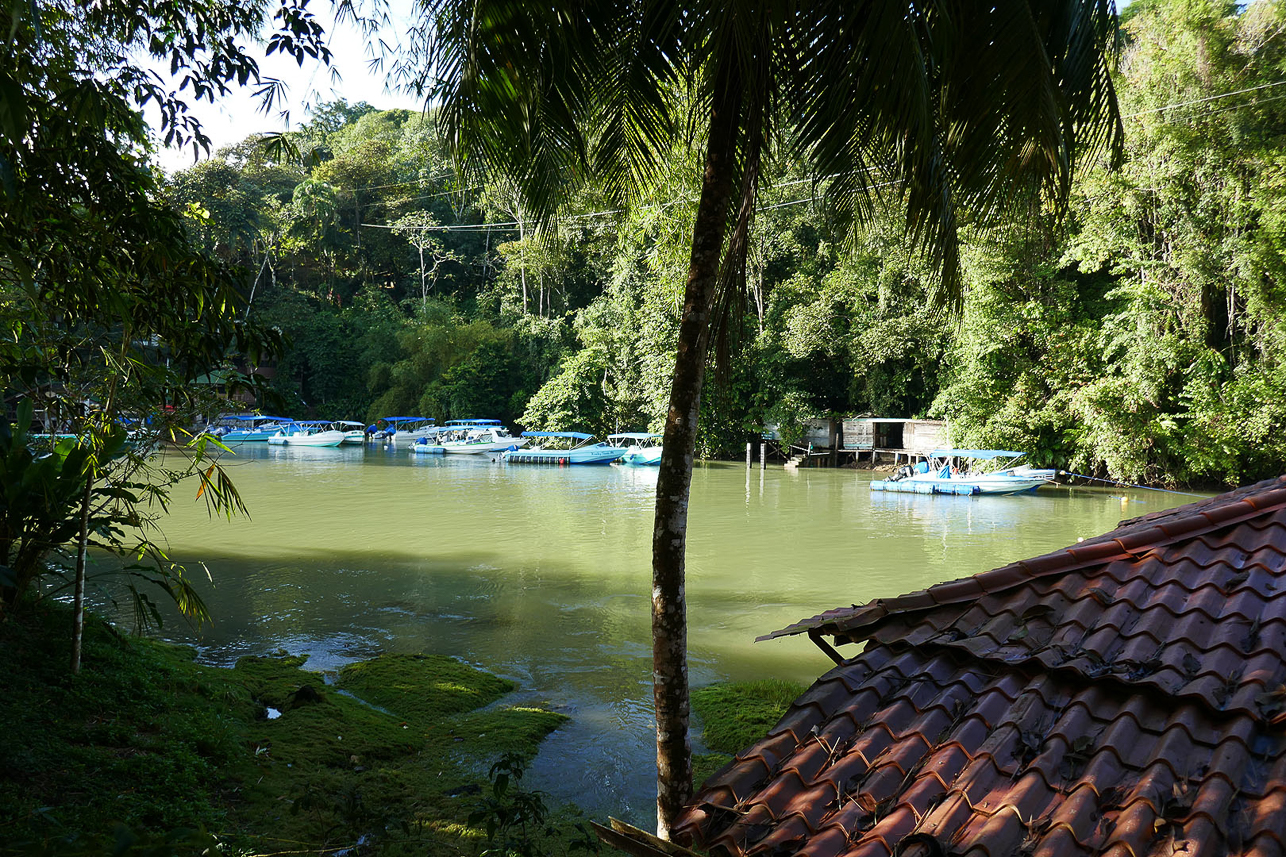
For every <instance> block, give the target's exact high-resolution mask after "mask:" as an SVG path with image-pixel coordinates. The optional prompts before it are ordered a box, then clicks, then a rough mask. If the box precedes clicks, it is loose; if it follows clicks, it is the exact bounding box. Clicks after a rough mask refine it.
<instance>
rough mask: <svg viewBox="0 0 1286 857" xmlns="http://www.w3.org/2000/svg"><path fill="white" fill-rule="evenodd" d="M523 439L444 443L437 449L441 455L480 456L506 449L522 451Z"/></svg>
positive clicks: (511, 438)
mask: <svg viewBox="0 0 1286 857" xmlns="http://www.w3.org/2000/svg"><path fill="white" fill-rule="evenodd" d="M527 443H528V441H527V439H526V438H525V437H510V438H505V439H503V440H495V441H485V442H483V443H444V444H441V446H440V447H439V448H440V449H441V450H442V454H443V455H481V454H483V453H487V454H491V453H495V452H504V451H505V450H507V449H510V448H512V449H522V448H523V447H525V446H526V445H527Z"/></svg>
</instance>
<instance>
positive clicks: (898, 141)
mask: <svg viewBox="0 0 1286 857" xmlns="http://www.w3.org/2000/svg"><path fill="white" fill-rule="evenodd" d="M421 9H422V12H421V14H422V15H423V16H424V17H423V20H422V21H421V24H420V26H419V27H418V29H417V32H418V34H419V35H418V36H417V37H416V38H415V39H413V42H412V49H413V50H412V51H411V55H410V60H409V61H407V62H405V63H404V64H403V72H404V80H406V81H407V82H409V83H410V84H411V85H412V86H413V87H417V88H418V90H419V91H420V92H421V93H423V94H424V95H426V96H429V97H430V98H432V99H434V100H436V101H437V103H440V104H441V105H442V108H441V113H440V117H441V118H440V122H441V125H442V127H443V128H444V129H445V131H446V133H447V135H448V138H449V140H450V141H451V143H452V145H453V146H454V147H455V150H456V152H457V153H458V154H459V156H460V158H461V160H462V162H463V164H464V166H465V168H466V169H468V168H472V169H476V170H490V171H493V172H498V173H502V174H506V175H508V176H510V177H512V178H513V180H514V181H515V182H516V183H517V185H518V187H519V188H520V189H521V191H522V194H523V197H524V200H525V204H524V209H525V210H526V211H527V212H528V213H529V214H530V216H531V217H532V218H533V219H534V220H535V221H536V222H538V223H548V222H550V221H551V220H552V219H553V218H554V216H555V215H556V213H557V212H558V210H559V206H560V205H561V204H562V203H563V202H565V201H566V200H567V199H568V198H569V195H570V194H571V193H572V192H573V191H574V190H575V184H576V180H577V179H579V178H583V177H586V176H588V175H591V174H592V175H593V176H595V178H596V179H597V180H599V181H601V182H602V183H603V184H604V185H606V186H607V187H608V188H609V189H611V190H612V191H614V192H616V193H618V194H620V195H621V196H628V195H629V191H630V189H631V187H632V186H637V185H639V184H642V183H646V182H647V180H648V179H649V177H650V176H651V175H652V173H653V172H654V170H655V168H656V166H657V163H658V161H659V160H660V158H659V153H660V152H663V151H665V148H666V147H667V146H668V144H669V141H670V140H671V139H672V135H673V134H675V132H676V130H677V129H678V128H680V127H681V126H683V125H684V123H685V121H686V122H687V123H688V127H690V128H697V129H700V130H701V131H702V132H703V133H702V135H701V139H702V140H703V144H702V145H703V152H702V155H701V157H702V166H703V171H702V175H701V180H700V189H699V201H698V204H697V210H696V215H695V218H694V222H693V224H692V246H691V255H690V262H689V269H688V276H687V283H686V287H685V294H684V298H683V311H682V316H681V319H680V323H679V336H678V348H677V355H676V359H675V364H674V375H673V382H672V386H671V394H670V405H669V412H668V415H667V417H666V422H665V430H664V444H665V453H664V455H663V457H662V461H661V467H660V474H659V477H658V482H657V503H656V520H655V527H654V532H653V560H652V573H653V603H652V629H653V636H652V644H653V661H654V663H653V666H654V697H655V704H656V716H657V767H658V771H657V776H658V796H657V814H658V828H659V832H660V834H661V835H662V836H668V832H669V828H670V825H671V823H672V821H673V820H674V818H675V817H676V816H677V814H678V812H679V810H680V808H681V807H682V805H683V804H684V802H685V801H686V799H687V798H688V796H689V794H690V790H691V752H690V748H689V744H688V681H687V665H686V618H685V611H686V603H685V595H684V552H685V543H686V531H687V515H688V496H689V488H690V483H691V474H692V458H693V452H694V448H695V443H696V429H697V417H698V414H699V412H700V405H701V392H702V386H703V382H704V380H705V371H706V364H707V357H708V355H709V353H710V350H711V343H712V342H713V343H714V344H715V346H716V350H718V351H721V352H724V353H726V350H725V349H726V347H727V346H728V345H729V344H730V340H729V334H731V333H733V332H734V328H733V325H732V324H731V323H730V322H731V321H732V320H734V319H735V318H737V317H738V313H737V311H736V310H737V307H738V302H737V300H736V298H737V296H738V293H739V291H740V289H741V286H742V284H743V282H744V279H745V268H746V256H747V248H748V244H749V241H748V239H749V236H750V234H751V227H752V223H753V220H754V215H755V208H756V199H757V195H758V191H759V185H760V181H761V179H762V178H763V176H764V172H765V167H766V164H767V163H768V161H769V158H770V157H771V156H773V155H774V154H776V155H780V156H784V157H787V158H795V159H799V160H800V161H801V162H803V163H806V164H807V165H808V166H809V167H810V169H811V170H812V173H813V175H815V176H816V179H815V181H816V184H817V187H818V190H819V193H820V194H821V195H822V196H823V197H824V199H825V202H826V205H827V206H828V207H829V208H830V209H831V210H832V211H833V212H834V213H836V214H837V215H842V216H849V217H855V218H857V219H859V220H861V219H863V218H865V217H868V216H869V215H870V214H871V213H872V211H873V210H874V203H875V201H876V200H877V199H881V198H891V199H892V200H894V201H895V202H896V203H897V204H898V205H899V206H900V207H901V210H902V211H903V212H904V218H905V228H906V231H907V233H908V235H909V237H910V239H911V243H913V244H914V246H916V247H917V248H919V249H920V251H921V252H922V253H924V254H925V255H926V256H928V257H929V258H930V259H931V260H932V262H933V264H934V267H935V268H936V269H937V270H938V271H939V272H940V280H939V289H938V290H937V291H938V294H939V295H940V297H941V298H942V299H944V300H946V301H947V302H950V303H954V302H956V301H957V300H958V295H959V284H960V277H959V268H958V259H957V234H958V232H957V231H958V229H959V226H960V224H961V222H962V221H964V220H971V221H974V222H977V223H981V224H983V225H986V224H991V223H997V222H999V221H1001V220H1002V219H1004V218H1005V217H1006V216H1007V215H1011V214H1013V213H1015V212H1019V211H1031V210H1033V209H1037V208H1039V207H1040V206H1042V205H1052V206H1054V207H1056V208H1061V207H1062V206H1063V205H1064V204H1065V201H1066V199H1067V196H1068V192H1069V188H1070V183H1071V177H1072V174H1073V170H1074V169H1075V168H1076V167H1077V166H1078V165H1079V164H1080V163H1081V161H1082V159H1083V157H1084V154H1085V152H1087V151H1092V150H1094V149H1096V148H1098V147H1101V146H1102V145H1103V144H1107V145H1108V146H1109V147H1110V148H1111V149H1112V150H1113V151H1116V150H1117V149H1118V148H1119V144H1120V139H1119V134H1120V123H1119V119H1118V118H1117V111H1116V106H1115V97H1114V93H1113V89H1112V83H1111V79H1110V76H1109V54H1110V53H1111V49H1112V46H1113V43H1114V33H1115V27H1116V20H1115V13H1114V8H1113V4H1112V3H1111V2H1109V0H1062V2H1054V3H1032V2H1029V0H1001V2H997V3H994V4H988V5H987V6H986V7H985V9H979V8H977V7H975V6H973V5H971V4H964V3H957V2H949V0H927V2H916V3H911V4H907V3H852V2H843V0H821V2H809V3H802V2H778V3H769V2H764V1H763V0H734V2H712V0H691V2H683V3H680V2H675V0H633V2H619V0H618V2H610V3H589V4H585V3H579V2H570V0H555V2H551V3H546V4H542V5H541V6H539V7H535V8H533V7H532V6H531V5H530V4H526V3H521V2H514V0H473V2H469V3H462V2H459V0H430V2H425V3H424V4H423V5H422V7H421Z"/></svg>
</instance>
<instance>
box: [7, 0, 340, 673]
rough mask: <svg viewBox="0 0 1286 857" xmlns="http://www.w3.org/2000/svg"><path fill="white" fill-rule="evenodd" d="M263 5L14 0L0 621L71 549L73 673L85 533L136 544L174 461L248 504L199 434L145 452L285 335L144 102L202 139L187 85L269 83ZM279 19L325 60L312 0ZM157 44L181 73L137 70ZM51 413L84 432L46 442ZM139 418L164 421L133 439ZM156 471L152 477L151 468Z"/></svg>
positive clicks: (183, 135)
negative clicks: (226, 375) (176, 178)
mask: <svg viewBox="0 0 1286 857" xmlns="http://www.w3.org/2000/svg"><path fill="white" fill-rule="evenodd" d="M267 11H268V10H267V4H261V3H252V4H227V3H223V2H219V0H196V2H191V3H188V2H184V3H176V2H164V0H162V1H161V2H151V3H144V4H138V3H127V2H120V0H107V2H101V3H89V4H87V3H79V2H70V0H56V2H50V3H39V4H34V3H33V4H5V5H4V6H0V90H2V91H3V99H2V107H0V197H2V198H3V203H0V331H2V332H3V336H0V385H2V386H3V387H4V389H5V392H6V395H7V397H10V398H12V399H16V400H18V401H19V402H20V403H22V404H20V406H19V407H18V408H16V411H17V415H18V423H17V424H16V425H15V426H13V427H12V428H10V427H9V426H7V425H6V426H5V427H4V429H3V430H0V458H3V465H0V495H2V496H0V562H3V567H0V618H3V617H5V616H7V615H8V611H9V610H10V609H12V608H13V607H14V606H15V605H17V604H18V603H19V602H20V601H21V600H22V599H23V598H24V597H26V596H28V595H30V594H31V590H32V589H33V588H34V584H35V582H36V581H37V579H39V578H41V577H42V576H44V575H45V572H47V571H48V569H47V567H46V566H45V564H44V559H45V557H46V556H47V555H49V554H50V553H51V552H52V551H56V550H59V549H62V548H65V547H67V546H74V548H75V553H76V569H75V580H74V583H73V585H74V588H75V593H76V611H75V615H76V619H75V623H74V628H73V656H72V669H73V671H75V670H77V669H78V668H79V649H78V643H77V641H78V635H79V633H80V628H81V617H82V615H83V614H82V609H83V594H84V583H85V570H86V555H87V549H88V547H89V546H90V545H91V544H95V545H102V546H105V547H108V548H119V549H122V551H123V549H124V547H125V539H126V536H125V528H140V527H142V526H144V525H145V524H146V520H145V518H146V517H147V516H148V513H147V511H146V508H147V506H148V505H151V504H157V503H159V504H161V505H164V503H165V500H166V497H167V496H168V495H167V494H166V493H165V492H166V490H167V487H168V486H169V485H171V484H173V483H172V479H171V476H175V477H176V478H177V477H178V476H181V475H182V474H180V473H179V472H178V471H183V472H185V473H191V474H193V475H199V478H200V479H201V481H202V487H203V490H207V489H208V490H212V491H213V492H214V495H213V496H216V497H217V498H218V499H217V502H218V503H219V504H221V505H222V506H223V507H224V508H232V507H237V506H239V503H238V502H237V501H236V499H235V492H233V491H231V490H230V489H229V487H228V483H227V482H226V480H224V479H223V478H222V477H221V475H220V474H219V471H218V468H217V466H210V467H201V468H199V469H197V468H196V467H195V460H199V458H200V455H201V448H200V445H199V444H198V447H197V448H196V449H194V450H192V456H193V457H188V456H186V455H184V456H183V458H184V461H185V462H186V464H185V465H184V466H181V467H174V466H171V465H166V464H164V463H160V464H157V465H155V466H153V465H150V464H148V462H147V459H148V455H147V453H148V452H150V451H151V449H152V445H151V442H153V441H158V440H159V438H160V436H161V434H162V433H164V434H165V435H166V439H168V440H171V441H173V440H182V438H183V434H184V433H185V432H186V431H187V428H188V427H189V426H190V425H191V420H192V417H193V415H194V414H195V413H197V412H199V411H200V410H201V407H200V405H199V404H198V402H202V401H204V402H208V401H209V400H208V399H206V397H205V392H204V390H203V389H202V388H201V387H200V385H197V384H194V381H195V379H196V378H197V376H199V375H201V374H203V373H206V372H209V371H210V369H211V368H215V367H218V366H220V365H221V364H222V363H224V361H225V360H226V359H227V358H228V353H229V351H230V350H233V349H235V350H236V351H238V352H240V353H241V354H243V355H245V356H246V357H247V358H248V359H249V360H251V361H252V362H257V359H258V358H259V357H261V356H264V355H266V354H270V353H275V352H277V351H279V350H280V346H281V342H280V337H278V336H277V335H276V334H275V333H273V332H272V331H270V330H266V329H256V328H254V327H252V326H248V325H246V324H244V323H242V322H241V321H239V320H238V319H237V312H236V308H237V305H238V303H239V293H238V291H237V285H238V284H237V282H236V280H235V278H234V277H233V276H232V273H231V272H230V271H229V270H228V269H227V268H226V267H225V266H224V265H222V264H220V263H219V262H218V260H216V259H214V258H211V257H210V256H208V255H206V254H205V253H203V252H202V251H201V250H200V248H199V247H198V246H197V241H196V240H194V238H193V236H192V235H191V234H190V233H189V231H188V228H187V227H185V224H184V222H183V218H182V216H181V215H180V214H178V213H176V212H175V211H174V210H173V209H172V208H171V207H170V206H168V205H164V204H162V203H161V202H160V201H159V197H160V188H159V187H158V185H157V180H156V175H155V173H154V171H153V170H151V169H150V168H149V167H148V165H147V162H146V159H145V155H146V151H147V149H148V147H149V146H150V144H151V136H150V134H149V132H148V130H147V127H146V125H145V124H144V121H143V117H142V115H141V110H142V109H143V107H144V106H145V105H147V106H150V107H152V108H155V109H157V110H159V113H160V118H161V128H162V134H163V135H164V137H165V138H166V142H167V143H168V142H176V143H179V144H188V143H190V144H192V145H193V146H194V148H196V149H198V150H199V149H201V148H203V147H205V148H208V140H207V139H206V138H205V137H204V135H203V134H202V133H201V130H200V127H199V124H198V123H196V121H195V120H194V119H193V118H192V117H191V116H190V114H189V113H188V109H187V104H186V103H185V102H184V101H183V100H182V99H183V98H187V97H195V98H198V99H199V98H206V99H213V98H214V96H215V95H216V94H220V93H224V92H227V91H228V90H229V88H230V87H231V86H235V85H237V84H238V83H247V82H249V81H251V80H258V68H257V65H256V63H255V61H254V60H253V59H252V58H251V57H250V56H249V55H248V54H247V53H246V50H247V46H248V44H249V42H251V41H254V40H257V39H258V38H259V33H260V30H261V28H262V25H263V23H264V15H265V14H266V12H267ZM276 21H277V25H278V26H279V27H280V28H281V29H280V30H274V32H273V34H272V35H271V36H270V37H269V45H270V52H272V51H276V50H284V51H287V52H288V53H290V54H292V55H294V56H296V57H297V58H299V59H302V58H303V57H304V56H305V55H311V56H314V57H322V58H325V57H326V56H328V53H329V52H328V49H326V47H325V45H324V42H323V41H321V40H320V38H319V37H320V35H321V33H320V28H318V27H317V26H316V25H315V22H313V21H312V17H311V14H310V13H308V12H307V10H306V9H304V8H303V6H301V5H294V4H287V3H283V4H282V5H281V8H280V10H279V12H278V15H277V18H276ZM144 54H148V55H150V59H151V60H152V61H157V62H164V64H166V65H168V67H169V69H170V72H171V74H172V75H173V76H174V77H175V78H176V80H177V81H178V83H179V85H176V86H175V88H174V89H172V90H171V89H168V88H167V86H166V82H165V81H164V80H163V79H162V78H160V77H159V76H157V75H155V74H154V73H152V72H151V71H150V70H148V69H146V68H143V67H142V66H141V65H140V62H142V60H141V59H140V58H141V56H142V55H144ZM258 82H260V83H261V84H263V91H264V92H266V93H268V94H269V95H270V96H271V95H274V94H275V93H276V92H277V91H278V87H277V85H276V82H274V81H267V80H263V81H258ZM179 93H185V94H183V95H180V94H179ZM186 93H191V95H190V96H189V95H187V94H186ZM231 207H232V208H235V207H236V206H231ZM244 231H245V229H243V228H240V227H238V228H237V229H234V230H233V232H235V233H238V234H239V233H242V232H244ZM230 234H232V233H230ZM207 237H208V238H211V239H213V238H214V236H212V235H211V236H207ZM211 243H212V244H213V243H215V242H214V241H213V240H212V241H211ZM216 249H217V248H216ZM231 374H235V373H231ZM37 404H38V405H39V407H38V408H37V407H36V405H37ZM37 410H40V411H43V412H44V414H45V418H46V421H47V424H48V422H49V421H50V420H51V419H52V420H53V421H56V422H58V423H59V425H58V430H59V431H65V432H70V433H71V434H73V435H74V436H75V442H74V443H59V444H52V445H51V448H49V449H46V450H43V451H41V452H42V454H39V455H33V454H32V452H31V451H30V450H29V448H28V447H29V441H32V440H33V439H32V438H31V437H30V436H29V435H28V434H27V430H28V428H29V426H28V425H27V423H28V422H30V420H31V418H32V416H33V414H34V413H35V412H36V411H37ZM6 419H7V417H6ZM127 420H131V421H132V423H133V424H134V425H135V426H140V425H144V424H147V423H149V422H150V424H151V426H152V428H151V429H144V430H143V432H142V440H141V445H140V446H139V447H137V448H136V449H135V450H134V451H132V452H131V451H129V450H127V448H126V446H125V442H124V439H125V429H124V423H125V422H126V421H127ZM50 428H52V427H50ZM189 436H190V435H189ZM43 453H47V455H46V454H43ZM147 467H153V471H152V472H153V473H156V472H157V471H161V475H160V476H159V479H158V481H155V482H148V480H147V479H144V478H142V477H140V476H139V474H140V473H141V472H142V470H143V468H147ZM136 477H137V481H136ZM208 490H207V493H206V496H207V497H209V496H212V495H211V494H209V493H208ZM228 504H230V506H229V505H228ZM141 548H142V551H143V552H146V550H147V546H146V544H144V545H142V546H141ZM153 580H154V582H156V583H159V584H160V585H161V586H162V587H163V588H168V589H169V591H170V593H171V594H172V595H174V596H175V599H176V601H177V602H179V606H180V608H186V607H192V608H194V609H195V610H196V611H197V612H199V602H196V603H193V602H192V601H190V600H189V599H188V596H189V595H190V589H188V588H187V587H186V584H185V582H184V581H183V579H182V578H181V576H178V577H176V576H175V575H173V574H166V573H165V570H164V569H161V570H159V571H158V574H157V576H155V577H154V578H153Z"/></svg>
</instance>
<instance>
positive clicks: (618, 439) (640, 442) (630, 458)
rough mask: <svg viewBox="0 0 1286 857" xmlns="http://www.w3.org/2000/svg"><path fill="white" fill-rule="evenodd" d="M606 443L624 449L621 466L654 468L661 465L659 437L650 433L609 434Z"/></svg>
mask: <svg viewBox="0 0 1286 857" xmlns="http://www.w3.org/2000/svg"><path fill="white" fill-rule="evenodd" d="M607 442H608V443H609V444H611V445H612V446H623V447H625V455H623V456H621V464H634V465H638V466H641V467H654V466H656V465H658V464H660V463H661V435H659V434H657V433H656V432H650V431H625V432H619V433H617V434H609V435H608V436H607Z"/></svg>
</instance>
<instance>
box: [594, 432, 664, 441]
mask: <svg viewBox="0 0 1286 857" xmlns="http://www.w3.org/2000/svg"><path fill="white" fill-rule="evenodd" d="M660 436H661V435H659V434H657V433H655V432H650V431H623V432H620V433H619V434H609V435H608V436H607V439H608V440H613V439H614V438H618V437H619V438H620V439H621V440H652V439H653V438H658V437H660Z"/></svg>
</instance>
